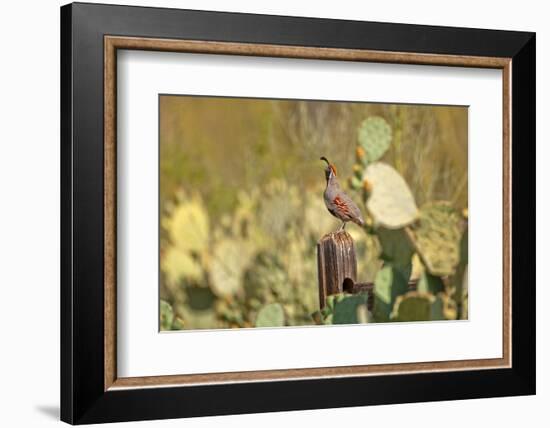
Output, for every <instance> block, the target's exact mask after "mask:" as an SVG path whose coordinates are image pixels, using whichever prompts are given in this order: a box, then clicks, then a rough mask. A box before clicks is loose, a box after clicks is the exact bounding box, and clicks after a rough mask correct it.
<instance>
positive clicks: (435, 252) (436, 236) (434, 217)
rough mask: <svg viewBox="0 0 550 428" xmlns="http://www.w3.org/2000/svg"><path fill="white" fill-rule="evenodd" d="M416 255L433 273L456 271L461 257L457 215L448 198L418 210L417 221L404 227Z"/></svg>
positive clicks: (438, 274)
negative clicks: (445, 200)
mask: <svg viewBox="0 0 550 428" xmlns="http://www.w3.org/2000/svg"><path fill="white" fill-rule="evenodd" d="M407 230H408V233H409V236H410V237H411V240H412V241H413V243H414V246H415V247H416V251H417V252H418V255H419V256H420V258H421V259H422V262H423V263H424V265H425V266H426V269H427V270H428V271H429V273H431V274H432V275H436V276H447V275H452V274H453V273H454V272H455V268H456V266H457V264H458V262H459V260H460V248H459V244H460V238H461V235H462V231H461V226H460V216H459V214H458V213H457V212H456V210H455V209H454V208H453V207H452V206H451V204H450V203H448V202H432V203H428V204H426V205H424V206H423V207H422V209H421V210H420V215H419V219H418V222H416V223H415V224H412V225H411V226H409V227H408V228H407Z"/></svg>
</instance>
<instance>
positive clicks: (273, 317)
mask: <svg viewBox="0 0 550 428" xmlns="http://www.w3.org/2000/svg"><path fill="white" fill-rule="evenodd" d="M284 325H285V312H284V310H283V307H282V306H281V305H279V304H278V303H271V304H269V305H266V306H264V307H263V308H262V309H260V311H259V312H258V315H257V316H256V323H255V326H256V327H282V326H284Z"/></svg>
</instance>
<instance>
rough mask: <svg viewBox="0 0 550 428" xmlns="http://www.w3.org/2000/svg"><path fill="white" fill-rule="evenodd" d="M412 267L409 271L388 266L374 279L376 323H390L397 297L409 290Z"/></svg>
mask: <svg viewBox="0 0 550 428" xmlns="http://www.w3.org/2000/svg"><path fill="white" fill-rule="evenodd" d="M410 273H411V268H410V265H409V267H408V269H402V268H398V267H395V266H392V265H386V266H384V267H383V268H382V269H380V270H379V271H378V273H377V274H376V278H375V279H374V308H373V314H374V319H375V321H376V322H382V321H388V320H389V318H390V314H391V311H392V308H393V305H394V302H395V300H396V299H397V296H399V295H401V294H405V293H406V292H407V290H408V285H409V275H410Z"/></svg>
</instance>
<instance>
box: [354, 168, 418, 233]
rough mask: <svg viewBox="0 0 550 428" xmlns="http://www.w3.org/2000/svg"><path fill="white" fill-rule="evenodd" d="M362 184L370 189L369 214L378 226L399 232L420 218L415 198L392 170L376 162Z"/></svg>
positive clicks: (368, 170)
mask: <svg viewBox="0 0 550 428" xmlns="http://www.w3.org/2000/svg"><path fill="white" fill-rule="evenodd" d="M363 181H366V182H367V183H368V184H369V187H370V189H371V190H370V195H369V197H368V199H367V210H368V212H369V214H370V215H371V216H372V217H373V219H374V221H375V223H377V224H379V225H380V226H383V227H385V228H387V229H400V228H402V227H405V226H407V225H409V224H411V223H412V222H413V221H415V220H416V218H417V217H418V208H417V207H416V203H415V201H414V197H413V194H412V192H411V190H410V189H409V186H408V185H407V183H406V182H405V180H404V179H403V177H402V176H401V175H400V174H399V173H398V172H397V171H396V170H395V169H393V168H392V167H391V166H389V165H387V164H385V163H381V162H375V163H373V164H370V165H369V166H367V168H366V169H365V173H364V175H363Z"/></svg>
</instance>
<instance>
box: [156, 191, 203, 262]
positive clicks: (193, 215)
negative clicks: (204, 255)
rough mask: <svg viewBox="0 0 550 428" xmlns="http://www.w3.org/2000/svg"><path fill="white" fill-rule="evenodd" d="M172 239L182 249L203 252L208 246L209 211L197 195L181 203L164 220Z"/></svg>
mask: <svg viewBox="0 0 550 428" xmlns="http://www.w3.org/2000/svg"><path fill="white" fill-rule="evenodd" d="M163 226H164V228H165V229H166V230H167V231H168V233H169V235H170V241H171V242H172V243H173V244H174V246H175V247H177V248H178V249H180V250H182V251H188V252H194V253H201V252H203V251H204V250H205V249H206V247H207V246H208V239H209V221H208V213H207V211H206V208H205V207H204V204H203V202H202V200H201V199H200V198H199V197H198V196H197V197H193V198H191V199H189V200H187V201H185V202H183V203H181V204H179V205H178V206H177V207H176V208H175V210H174V212H173V213H172V215H171V216H170V217H169V218H166V219H164V221H163Z"/></svg>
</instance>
